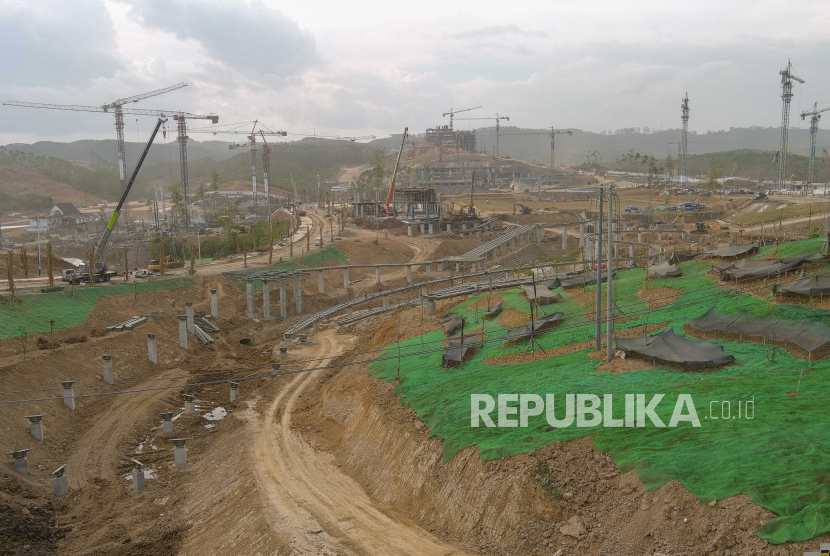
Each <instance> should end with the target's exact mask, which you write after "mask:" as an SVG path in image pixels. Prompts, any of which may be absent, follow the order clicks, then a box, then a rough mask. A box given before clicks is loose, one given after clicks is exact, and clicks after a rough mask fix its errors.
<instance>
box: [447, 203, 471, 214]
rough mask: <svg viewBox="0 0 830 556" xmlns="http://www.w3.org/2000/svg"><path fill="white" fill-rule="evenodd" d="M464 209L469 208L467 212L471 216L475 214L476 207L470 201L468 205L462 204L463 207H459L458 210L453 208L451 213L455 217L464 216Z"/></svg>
mask: <svg viewBox="0 0 830 556" xmlns="http://www.w3.org/2000/svg"><path fill="white" fill-rule="evenodd" d="M464 209H468V210H467V212H468V213H469V215H470V216H475V208H474V207H473V205H472V204H470V203H467V204H466V205H461V208H459V209H458V210H451V211H450V215H452V216H455V217H458V216H464Z"/></svg>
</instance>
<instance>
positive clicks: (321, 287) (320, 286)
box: [317, 270, 326, 293]
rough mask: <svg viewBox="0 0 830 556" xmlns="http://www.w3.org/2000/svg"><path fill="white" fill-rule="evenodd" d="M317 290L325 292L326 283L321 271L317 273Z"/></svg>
mask: <svg viewBox="0 0 830 556" xmlns="http://www.w3.org/2000/svg"><path fill="white" fill-rule="evenodd" d="M317 292H318V293H326V284H325V282H324V280H323V271H322V270H321V271H320V272H318V273H317Z"/></svg>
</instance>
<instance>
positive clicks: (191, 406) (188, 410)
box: [184, 394, 196, 415]
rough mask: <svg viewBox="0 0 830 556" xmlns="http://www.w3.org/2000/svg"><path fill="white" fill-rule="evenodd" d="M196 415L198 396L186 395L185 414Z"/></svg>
mask: <svg viewBox="0 0 830 556" xmlns="http://www.w3.org/2000/svg"><path fill="white" fill-rule="evenodd" d="M195 413H196V396H194V395H192V394H184V414H185V415H193V414H195Z"/></svg>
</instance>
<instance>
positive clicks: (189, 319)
mask: <svg viewBox="0 0 830 556" xmlns="http://www.w3.org/2000/svg"><path fill="white" fill-rule="evenodd" d="M184 314H185V315H186V316H187V333H188V334H195V333H196V330H195V329H194V328H193V326H194V324H193V302H192V301H188V302H186V303H185V310H184Z"/></svg>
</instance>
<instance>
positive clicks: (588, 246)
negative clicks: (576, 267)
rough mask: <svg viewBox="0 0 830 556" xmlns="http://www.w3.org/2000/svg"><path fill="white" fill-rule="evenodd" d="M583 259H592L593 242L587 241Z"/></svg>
mask: <svg viewBox="0 0 830 556" xmlns="http://www.w3.org/2000/svg"><path fill="white" fill-rule="evenodd" d="M585 258H586V259H587V260H589V261H590V260H592V259H593V258H594V242H593V241H589V242H588V243H586V244H585Z"/></svg>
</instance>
